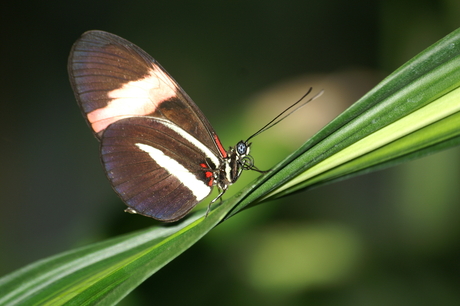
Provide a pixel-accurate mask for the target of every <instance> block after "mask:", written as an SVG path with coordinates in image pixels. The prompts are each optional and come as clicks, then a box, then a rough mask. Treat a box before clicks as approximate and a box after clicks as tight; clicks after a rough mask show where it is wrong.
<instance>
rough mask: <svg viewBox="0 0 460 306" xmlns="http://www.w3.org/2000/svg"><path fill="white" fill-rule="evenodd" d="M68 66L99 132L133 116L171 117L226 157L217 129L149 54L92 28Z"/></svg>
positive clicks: (74, 49) (82, 104)
mask: <svg viewBox="0 0 460 306" xmlns="http://www.w3.org/2000/svg"><path fill="white" fill-rule="evenodd" d="M68 71H69V76H70V83H71V85H72V88H73V90H74V93H75V96H76V99H77V101H78V104H79V105H80V108H81V110H82V112H83V115H84V117H85V118H86V120H87V122H88V124H89V126H90V127H91V129H92V130H93V132H94V134H95V136H96V137H97V138H98V139H100V138H101V135H102V133H103V132H104V130H105V129H106V128H107V127H108V126H109V125H110V124H112V123H114V122H116V121H118V120H120V119H122V118H127V117H132V116H152V117H157V118H162V119H166V120H169V121H171V122H173V123H175V124H176V125H178V126H180V127H181V128H182V129H183V130H185V131H187V132H188V133H189V134H190V135H192V136H193V137H195V138H196V139H198V140H199V141H201V142H202V143H203V144H204V145H206V146H207V147H208V148H210V149H211V150H212V151H213V152H214V154H215V155H221V156H223V157H225V156H226V152H225V150H224V149H223V147H222V145H221V143H220V141H219V139H218V137H217V135H216V133H215V132H214V129H213V128H212V126H211V124H210V123H209V121H208V120H207V119H206V117H205V116H204V115H203V113H202V112H201V110H200V109H199V108H198V106H196V104H195V103H194V102H193V101H192V100H191V98H190V97H189V96H188V95H187V94H186V93H185V91H184V90H183V89H182V88H181V87H180V86H179V85H178V84H177V82H176V81H175V80H174V79H173V78H172V77H171V76H170V75H169V74H168V73H167V72H166V70H164V69H163V67H161V65H160V64H159V63H158V62H157V61H156V60H154V59H153V58H152V57H151V56H150V55H149V54H147V53H146V52H145V51H143V50H142V49H141V48H139V47H137V46H136V45H134V44H133V43H131V42H129V41H127V40H125V39H123V38H121V37H119V36H117V35H114V34H111V33H107V32H103V31H88V32H86V33H84V34H83V35H82V36H81V37H80V38H79V39H78V40H77V41H76V42H75V44H74V45H73V47H72V50H71V52H70V56H69V62H68Z"/></svg>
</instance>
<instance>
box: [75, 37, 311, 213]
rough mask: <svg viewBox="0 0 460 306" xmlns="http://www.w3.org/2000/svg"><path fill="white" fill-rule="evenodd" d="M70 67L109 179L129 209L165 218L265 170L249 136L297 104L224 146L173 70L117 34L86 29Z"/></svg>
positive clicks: (81, 107) (268, 125)
mask: <svg viewBox="0 0 460 306" xmlns="http://www.w3.org/2000/svg"><path fill="white" fill-rule="evenodd" d="M68 72H69V77H70V83H71V86H72V89H73V91H74V94H75V97H76V100H77V102H78V105H79V106H80V109H81V111H82V113H83V116H84V118H85V119H86V122H87V123H88V125H89V127H90V128H91V130H92V132H93V134H94V136H95V137H96V138H97V140H98V141H99V142H100V156H101V160H102V164H103V166H104V169H105V173H106V175H107V178H108V179H109V181H110V183H111V185H112V187H113V189H114V190H115V192H116V193H117V194H118V196H119V197H120V198H121V199H122V200H123V201H124V202H125V204H126V205H127V206H128V209H127V210H126V211H127V212H130V213H137V214H141V215H144V216H148V217H151V218H154V219H157V220H161V221H165V222H173V221H177V220H179V219H181V218H183V217H184V216H185V215H186V214H187V213H188V212H189V211H190V210H191V209H192V208H194V207H195V206H196V205H197V204H198V203H199V202H200V201H202V200H203V199H204V198H206V197H207V196H208V195H209V194H210V193H211V191H212V189H213V187H217V188H218V190H219V194H218V196H217V197H216V198H215V199H214V200H212V201H211V203H210V204H209V206H208V211H209V207H210V205H211V204H212V203H214V202H215V201H216V200H217V199H220V198H221V197H222V195H223V194H224V193H225V191H226V190H227V189H228V187H229V186H230V185H232V184H233V183H235V182H236V180H237V179H238V178H239V177H240V175H241V173H242V171H243V170H255V171H259V172H263V171H260V170H259V169H258V168H257V167H255V166H254V161H253V158H252V156H251V155H250V154H249V152H250V147H251V143H249V142H248V141H249V139H250V138H252V137H254V136H255V135H257V134H259V133H261V132H262V131H264V130H266V129H268V128H270V127H271V126H273V125H274V124H276V123H278V122H279V121H281V120H282V119H284V118H285V117H286V116H287V115H289V114H290V113H289V114H287V115H285V116H284V117H283V118H281V119H278V118H279V117H280V116H281V115H282V114H284V113H285V112H286V111H287V110H288V109H290V108H291V107H292V106H294V105H295V104H294V105H292V106H291V107H290V108H288V109H287V110H285V111H284V112H283V113H281V114H280V115H279V116H277V117H276V118H275V119H274V120H272V121H270V122H269V124H267V125H266V126H264V127H263V128H262V129H261V130H259V131H258V132H257V133H255V134H253V135H252V136H251V137H249V138H248V139H247V140H246V141H243V140H241V141H239V142H238V143H237V144H236V145H235V146H234V147H230V148H229V149H228V150H225V149H224V147H223V145H222V143H221V141H220V139H219V137H218V136H217V134H216V132H215V131H214V129H213V127H212V126H211V124H210V123H209V121H208V119H207V118H206V117H205V116H204V115H203V113H202V112H201V110H200V109H199V108H198V106H197V105H196V104H195V103H194V102H193V101H192V99H191V98H190V97H189V96H188V95H187V94H186V93H185V91H184V90H183V89H182V88H181V87H180V85H179V84H178V83H177V82H176V81H175V80H174V79H173V78H172V77H171V76H170V75H169V74H168V72H166V70H165V69H164V68H163V67H162V66H161V65H160V64H159V63H158V62H157V61H156V60H155V59H153V58H152V57H151V56H150V55H149V54H147V53H146V52H145V51H143V50H142V49H141V48H139V47H138V46H136V45H134V44H133V43H131V42H129V41H127V40H125V39H123V38H121V37H119V36H117V35H114V34H111V33H107V32H104V31H88V32H85V33H84V34H83V35H82V36H81V37H80V38H79V39H78V40H77V41H76V42H75V44H74V45H73V47H72V49H71V52H70V56H69V60H68ZM310 90H311V89H310ZM309 92H310V91H309ZM307 94H308V93H307ZM305 96H306V95H305ZM314 98H316V96H315V97H314ZM302 99H303V97H302ZM302 99H301V100H302ZM312 99H313V98H312ZM312 99H310V100H309V101H311V100H312ZM309 101H307V102H309ZM298 102H300V100H299V101H298ZM298 102H296V103H298ZM307 102H306V103H307ZM306 103H304V104H306ZM301 106H303V105H301ZM295 110H296V109H295ZM295 110H293V111H295ZM293 111H291V113H292V112H293Z"/></svg>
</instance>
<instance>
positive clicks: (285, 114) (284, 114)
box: [246, 87, 324, 142]
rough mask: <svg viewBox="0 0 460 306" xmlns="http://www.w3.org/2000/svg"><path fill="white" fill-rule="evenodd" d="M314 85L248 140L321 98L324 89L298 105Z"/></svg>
mask: <svg viewBox="0 0 460 306" xmlns="http://www.w3.org/2000/svg"><path fill="white" fill-rule="evenodd" d="M312 89H313V88H312V87H310V89H309V90H308V91H307V93H306V94H304V95H303V96H302V98H300V99H299V100H298V101H297V102H295V103H294V104H292V105H291V106H289V107H288V108H286V109H285V110H284V111H282V112H281V113H280V114H279V115H278V116H276V117H275V118H273V119H272V120H271V121H270V122H268V123H267V124H266V125H264V126H263V127H262V128H261V129H260V130H258V131H257V132H255V133H254V134H252V135H251V136H250V137H249V138H248V139H247V140H246V142H248V141H249V139H251V138H253V137H255V136H257V135H259V134H260V133H262V132H265V131H266V130H268V129H270V128H272V127H274V126H275V125H277V124H278V123H280V122H281V121H283V120H284V119H286V118H287V117H288V116H290V115H291V114H292V113H294V112H295V111H298V110H299V109H301V108H302V107H304V106H305V105H306V104H307V103H308V102H311V101H313V100H315V99H316V98H319V97H320V96H321V95H322V94H323V93H324V90H321V91H320V92H319V93H317V94H316V95H315V96H313V97H311V98H310V99H308V100H307V101H305V102H304V103H302V104H300V105H298V104H299V103H300V102H302V100H303V99H305V97H306V96H308V94H309V93H310V92H311V91H312ZM293 108H294V109H293Z"/></svg>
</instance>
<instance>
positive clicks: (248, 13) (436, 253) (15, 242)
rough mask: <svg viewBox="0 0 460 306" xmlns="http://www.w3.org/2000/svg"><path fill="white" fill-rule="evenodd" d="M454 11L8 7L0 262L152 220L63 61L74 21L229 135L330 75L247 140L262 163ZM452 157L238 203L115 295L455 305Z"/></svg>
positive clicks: (266, 5)
mask: <svg viewBox="0 0 460 306" xmlns="http://www.w3.org/2000/svg"><path fill="white" fill-rule="evenodd" d="M459 14H460V5H459V4H457V3H456V2H455V1H427V0H424V1H415V0H411V1H403V2H402V1H393V0H392V1H382V3H379V2H377V1H375V2H374V1H366V0H352V1H339V0H326V1H282V2H281V1H248V0H246V1H232V2H231V4H225V2H219V3H217V2H216V1H200V2H196V1H195V2H192V1H78V2H76V1H22V2H19V1H17V2H15V3H8V4H1V9H0V29H1V30H0V31H1V34H2V35H1V48H0V52H1V60H0V77H1V82H0V95H1V98H2V101H1V103H0V119H1V120H0V128H1V131H2V132H1V135H0V143H1V145H0V158H1V159H0V160H1V161H0V205H1V212H0V275H4V274H6V273H8V272H11V271H14V270H16V269H18V268H20V267H22V266H24V265H26V264H28V263H31V262H33V261H36V260H38V259H40V258H43V257H47V256H51V255H53V254H56V253H59V252H63V251H66V250H69V249H72V248H75V247H78V246H82V245H87V244H88V243H92V242H97V241H101V240H103V239H106V238H108V237H113V236H114V235H118V234H122V233H127V232H130V231H132V230H135V229H137V228H144V227H147V226H151V225H153V224H155V221H153V220H150V219H148V218H143V217H139V216H132V215H129V214H124V213H122V210H123V209H124V205H123V204H122V203H121V202H120V200H118V198H117V197H116V196H115V194H114V193H113V191H112V190H111V188H110V186H109V184H108V182H107V180H106V179H105V177H104V174H103V171H102V167H101V166H100V163H99V158H98V144H97V141H96V140H95V139H94V138H93V137H92V135H91V132H90V131H89V129H88V127H87V126H86V124H85V123H84V120H83V119H82V118H81V115H80V112H79V109H78V107H77V105H76V102H75V99H74V97H73V93H72V91H71V88H70V85H69V82H68V77H67V71H66V64H67V63H66V62H67V56H68V53H69V50H70V48H71V45H72V43H73V42H74V41H75V40H76V39H77V38H78V37H79V36H80V35H81V33H83V32H84V31H87V30H91V29H100V30H106V31H109V32H112V33H115V34H117V35H120V36H122V37H124V38H126V39H128V40H130V41H132V42H134V43H136V44H137V45H139V46H140V47H142V48H143V49H145V50H146V51H147V52H148V53H150V54H151V55H152V56H154V57H155V58H156V59H157V60H159V61H160V63H161V64H162V65H163V66H164V67H165V68H166V69H167V70H168V71H169V73H170V74H171V75H173V76H174V78H175V79H176V80H177V81H178V82H180V84H181V85H182V87H183V88H184V89H185V90H186V91H187V92H188V94H189V95H190V96H191V97H192V98H194V100H195V101H196V102H197V104H198V105H199V106H200V107H201V108H202V110H203V111H204V113H205V114H206V115H207V116H208V117H209V119H210V121H211V123H212V124H213V125H214V127H215V129H216V130H217V132H218V133H219V134H220V136H221V139H222V141H223V142H224V144H225V146H229V145H233V144H234V143H236V142H237V141H238V140H240V139H244V138H246V137H248V136H249V135H250V134H251V133H253V132H254V131H255V130H257V128H258V127H261V126H262V125H263V124H264V123H266V122H267V121H268V120H269V119H271V118H272V117H273V116H275V115H276V114H277V113H279V112H280V111H281V110H282V109H283V108H284V107H285V106H286V105H289V104H290V103H292V102H294V101H295V100H296V99H297V98H298V97H300V96H301V95H302V94H303V93H304V92H305V91H306V90H307V89H308V88H309V87H310V86H314V90H320V89H323V88H324V89H325V90H326V93H325V94H324V95H323V97H322V98H321V99H320V100H318V101H315V102H314V103H313V104H312V105H311V106H310V105H309V106H308V107H306V108H304V109H302V111H300V112H298V113H296V114H295V115H293V116H291V117H290V118H289V119H288V120H286V122H283V123H281V124H280V125H278V126H277V127H276V128H274V129H273V130H270V131H268V132H266V133H265V134H264V135H261V136H260V137H257V138H256V139H254V142H253V148H252V150H253V155H254V158H255V160H256V163H257V165H258V166H259V167H260V168H264V169H266V168H269V167H271V166H273V165H274V164H275V163H276V162H277V161H280V160H281V159H282V158H283V157H284V156H286V155H287V154H289V152H292V151H293V150H294V149H295V148H297V147H298V146H300V144H301V143H302V142H303V141H305V140H306V139H307V137H308V136H309V135H311V134H312V133H314V132H315V131H317V130H318V129H319V128H321V126H323V125H324V124H325V123H326V122H327V121H328V120H330V119H332V118H333V117H334V116H335V115H336V114H337V113H338V112H339V111H340V110H342V109H343V108H345V107H346V105H349V104H350V103H352V102H354V101H356V100H357V99H358V98H359V97H360V96H361V95H363V94H364V93H365V92H366V91H367V90H369V89H370V88H372V86H374V85H375V84H376V83H377V82H378V81H379V80H381V79H382V78H383V77H384V76H386V75H388V74H389V73H391V72H392V71H393V70H394V69H396V68H397V67H399V66H400V65H402V64H403V63H404V62H405V61H407V60H408V59H410V58H411V57H412V56H414V55H416V54H417V53H418V52H420V51H422V50H423V49H424V48H426V47H428V46H429V45H430V44H432V43H434V42H435V41H437V40H439V39H441V38H442V37H443V36H445V35H447V34H448V33H449V32H451V31H452V30H454V29H456V28H457V27H458V26H459V25H460V21H459V18H458V16H459ZM459 153H460V151H459V149H451V150H448V151H445V152H442V153H439V154H436V155H433V156H430V157H426V158H423V159H420V160H418V161H414V162H411V163H408V164H405V165H402V166H399V167H395V168H392V169H388V170H385V171H381V172H377V173H373V174H369V175H366V176H362V177H358V178H354V179H350V180H347V181H343V182H340V183H336V184H333V185H329V186H325V187H322V188H318V189H315V190H311V191H308V192H303V193H299V194H296V195H294V196H290V197H287V198H285V199H282V200H279V201H276V202H273V203H266V204H264V205H260V206H258V207H255V208H252V209H250V210H247V211H244V212H243V213H241V214H239V215H237V216H235V217H234V218H232V219H230V220H229V221H228V222H225V223H224V224H222V225H220V226H219V227H217V228H216V229H215V230H213V231H212V232H211V233H210V234H209V235H208V236H207V237H205V238H204V239H203V240H202V241H200V242H199V243H197V244H196V245H195V246H193V247H192V248H191V249H190V250H188V251H187V252H185V253H184V254H182V255H181V256H180V257H179V258H177V259H176V260H174V261H173V262H172V263H170V264H169V265H167V266H166V267H165V268H163V269H162V270H160V271H159V272H158V273H156V274H155V275H154V276H153V277H151V278H150V279H149V280H148V281H147V282H146V283H145V284H143V285H142V286H141V287H139V288H138V289H137V290H136V291H134V292H133V294H131V295H130V296H129V297H128V298H127V299H125V300H124V301H123V302H122V304H123V305H151V304H154V303H155V304H159V303H168V304H170V305H179V304H181V305H182V304H184V303H186V304H188V305H193V304H200V305H214V304H215V303H216V301H218V303H219V304H220V305H253V304H259V305H305V304H314V305H388V304H393V305H433V304H438V305H458V304H459V303H460V291H459V290H458V288H460V240H459V238H460V223H459V222H458V219H459V217H460V205H459V200H458V199H459V195H460V191H459V188H458V182H459V178H460V168H459V164H460V158H459ZM256 176H257V174H254V173H244V177H243V178H242V179H241V182H239V184H237V185H238V186H240V187H238V186H234V187H233V188H232V190H233V191H236V190H238V189H239V188H241V186H243V185H244V184H245V183H248V182H250V181H251V180H252V179H254V178H255V177H256Z"/></svg>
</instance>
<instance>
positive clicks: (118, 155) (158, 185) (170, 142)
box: [101, 117, 216, 221]
mask: <svg viewBox="0 0 460 306" xmlns="http://www.w3.org/2000/svg"><path fill="white" fill-rule="evenodd" d="M207 154H209V152H206V149H205V148H203V147H202V146H200V144H199V142H198V140H196V141H193V139H192V141H191V139H190V135H189V134H188V133H186V132H185V131H183V130H181V129H180V128H178V127H177V126H174V125H171V124H170V123H169V122H167V121H164V120H161V119H156V118H149V117H131V118H126V119H123V120H119V121H117V122H115V123H113V124H111V125H110V126H109V127H107V129H106V130H105V131H104V134H103V135H102V139H101V157H102V162H103V163H104V165H105V168H106V172H107V176H108V177H109V179H110V180H111V182H112V185H113V187H114V189H115V191H116V192H117V193H118V195H119V196H120V197H121V198H122V199H123V200H124V202H125V203H126V204H127V205H128V206H130V207H132V208H133V209H134V210H136V211H137V212H138V213H140V214H143V215H146V216H150V217H153V218H155V219H160V220H164V221H175V220H178V219H180V218H181V217H183V216H184V215H185V214H186V213H187V212H188V211H190V209H192V208H193V207H194V206H195V205H196V204H197V203H198V202H199V201H201V200H202V199H204V198H205V197H206V196H207V195H208V194H209V193H210V192H211V187H212V177H209V174H207V173H210V172H209V171H210V169H209V168H207V166H206V165H205V164H203V163H204V162H205V156H207ZM211 159H214V160H216V157H215V156H212V157H211Z"/></svg>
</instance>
